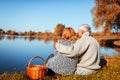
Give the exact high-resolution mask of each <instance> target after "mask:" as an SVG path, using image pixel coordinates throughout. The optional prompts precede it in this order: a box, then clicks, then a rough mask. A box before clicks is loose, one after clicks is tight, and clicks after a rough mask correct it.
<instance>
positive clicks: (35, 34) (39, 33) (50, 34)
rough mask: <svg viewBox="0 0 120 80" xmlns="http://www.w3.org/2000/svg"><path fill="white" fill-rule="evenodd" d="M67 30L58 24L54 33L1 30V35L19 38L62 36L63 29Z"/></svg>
mask: <svg viewBox="0 0 120 80" xmlns="http://www.w3.org/2000/svg"><path fill="white" fill-rule="evenodd" d="M64 28H65V25H63V24H57V25H56V27H55V29H54V32H49V31H45V32H35V31H32V30H30V31H28V32H26V31H25V32H16V31H13V30H7V31H4V30H3V29H0V35H19V36H61V35H62V32H63V29H64Z"/></svg>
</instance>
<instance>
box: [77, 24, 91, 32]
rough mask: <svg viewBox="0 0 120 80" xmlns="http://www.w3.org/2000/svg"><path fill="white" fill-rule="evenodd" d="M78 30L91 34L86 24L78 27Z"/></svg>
mask: <svg viewBox="0 0 120 80" xmlns="http://www.w3.org/2000/svg"><path fill="white" fill-rule="evenodd" d="M79 30H83V31H85V32H91V27H90V26H89V25H88V24H82V25H80V27H79Z"/></svg>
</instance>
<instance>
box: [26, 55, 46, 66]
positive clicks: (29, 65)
mask: <svg viewBox="0 0 120 80" xmlns="http://www.w3.org/2000/svg"><path fill="white" fill-rule="evenodd" d="M35 58H40V59H41V60H42V61H43V64H44V66H46V63H45V60H44V59H43V58H42V57H40V56H34V57H32V58H31V59H30V61H29V62H28V66H30V64H31V62H32V61H33V59H35Z"/></svg>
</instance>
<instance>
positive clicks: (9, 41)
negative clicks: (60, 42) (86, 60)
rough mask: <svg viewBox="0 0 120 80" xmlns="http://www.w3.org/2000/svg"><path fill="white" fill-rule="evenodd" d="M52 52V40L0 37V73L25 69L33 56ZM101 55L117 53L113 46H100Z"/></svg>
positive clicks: (45, 57) (39, 61) (36, 60)
mask: <svg viewBox="0 0 120 80" xmlns="http://www.w3.org/2000/svg"><path fill="white" fill-rule="evenodd" d="M53 52H54V43H53V41H44V40H38V39H34V40H31V39H29V38H26V37H19V36H16V38H14V37H6V36H2V37H1V38H0V73H3V72H13V71H25V70H26V66H27V64H28V62H29V60H30V59H31V58H32V57H34V56H41V57H43V58H44V59H45V60H46V59H47V57H48V56H49V55H50V54H51V53H53ZM100 52H101V55H102V54H105V55H114V54H118V52H117V51H115V50H114V49H113V48H105V47H101V49H100ZM33 63H36V64H42V61H41V60H40V59H34V60H33Z"/></svg>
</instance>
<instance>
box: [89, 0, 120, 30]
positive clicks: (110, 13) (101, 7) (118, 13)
mask: <svg viewBox="0 0 120 80" xmlns="http://www.w3.org/2000/svg"><path fill="white" fill-rule="evenodd" d="M95 3H96V4H95V6H94V7H93V8H92V10H91V12H92V14H93V21H94V25H95V26H96V28H100V27H101V26H103V27H104V29H105V30H107V31H110V30H111V29H112V27H113V26H114V25H117V29H120V0H95Z"/></svg>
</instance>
